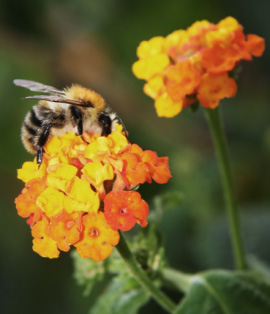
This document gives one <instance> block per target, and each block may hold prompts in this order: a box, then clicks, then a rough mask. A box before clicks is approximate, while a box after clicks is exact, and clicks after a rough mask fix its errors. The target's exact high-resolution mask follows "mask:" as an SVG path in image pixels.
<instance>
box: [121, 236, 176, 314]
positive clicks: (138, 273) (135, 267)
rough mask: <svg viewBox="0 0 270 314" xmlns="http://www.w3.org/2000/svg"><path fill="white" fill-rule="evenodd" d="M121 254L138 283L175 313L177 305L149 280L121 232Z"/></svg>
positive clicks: (165, 307)
mask: <svg viewBox="0 0 270 314" xmlns="http://www.w3.org/2000/svg"><path fill="white" fill-rule="evenodd" d="M116 248H117V250H118V252H119V254H120V255H121V256H122V258H123V260H124V262H125V263H126V265H127V267H128V268H129V270H130V271H131V273H132V275H133V276H134V278H135V279H136V280H138V282H139V283H140V284H141V285H142V286H143V287H144V288H145V289H146V290H147V291H148V292H149V293H150V294H151V296H152V297H153V298H154V299H155V300H156V301H157V302H158V303H159V304H160V305H161V306H162V307H163V308H164V309H165V310H167V311H168V312H169V313H173V311H174V310H175V307H176V305H175V304H174V303H173V301H171V300H170V299H169V298H168V297H167V296H166V295H165V294H164V293H163V292H162V291H161V290H159V289H158V288H157V287H156V286H155V285H154V284H153V282H152V281H151V280H150V279H149V278H148V276H147V275H146V273H145V272H144V271H143V270H142V269H141V267H140V266H139V264H138V263H137V261H136V259H135V257H134V255H133V254H132V253H131V251H130V249H129V247H128V245H127V242H126V240H125V238H124V236H123V234H122V233H121V232H120V240H119V243H118V245H117V246H116Z"/></svg>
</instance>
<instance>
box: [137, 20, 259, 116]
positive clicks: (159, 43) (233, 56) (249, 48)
mask: <svg viewBox="0 0 270 314" xmlns="http://www.w3.org/2000/svg"><path fill="white" fill-rule="evenodd" d="M264 49H265V42H264V39H263V38H261V37H259V36H257V35H253V34H249V35H247V36H245V34H244V33H243V27H242V26H241V25H240V24H239V23H238V22H237V20H236V19H234V18H233V17H227V18H225V19H223V20H221V21H220V22H219V23H218V24H213V23H210V22H208V21H205V20H204V21H200V22H196V23H194V24H193V25H191V26H190V27H189V28H188V29H187V30H177V31H174V32H172V33H171V34H169V35H168V36H167V37H161V36H159V37H154V38H152V39H150V40H149V41H143V42H142V43H141V44H140V45H139V47H138V50H137V55H138V58H139V60H138V61H136V62H135V63H134V64H133V67H132V70H133V73H134V75H135V76H136V77H138V78H139V79H144V80H146V81H147V82H146V84H145V85H144V92H145V93H146V94H147V95H148V96H150V97H151V98H153V99H154V100H155V108H156V111H157V114H158V116H159V117H167V118H169V117H174V116H175V115H177V114H178V113H180V112H181V111H182V109H184V108H186V107H188V106H191V105H192V104H195V103H197V102H198V101H200V102H201V105H202V106H204V107H206V108H212V109H214V108H215V107H217V106H218V105H219V102H220V100H221V99H223V98H224V97H233V96H234V95H235V93H236V90H237V86H236V83H235V82H234V81H233V80H232V79H229V78H228V75H229V72H230V71H232V70H234V69H235V67H236V66H237V65H238V64H239V62H240V61H241V60H251V59H252V56H255V57H260V56H261V55H262V53H263V51H264ZM214 74H216V76H213V75H214ZM215 77H216V78H218V81H217V82H215V80H214V78H215ZM222 82H223V83H224V84H225V85H224V86H220V83H222ZM211 84H212V85H211Z"/></svg>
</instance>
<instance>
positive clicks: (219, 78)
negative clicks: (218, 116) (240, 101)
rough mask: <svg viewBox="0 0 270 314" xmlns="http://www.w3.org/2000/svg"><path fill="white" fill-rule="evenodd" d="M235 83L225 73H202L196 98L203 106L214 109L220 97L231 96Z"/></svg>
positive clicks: (234, 89)
mask: <svg viewBox="0 0 270 314" xmlns="http://www.w3.org/2000/svg"><path fill="white" fill-rule="evenodd" d="M236 90H237V85H236V83H235V81H234V80H233V79H232V78H229V77H228V74H227V73H221V74H208V73H206V74H204V75H203V77H202V79H201V84H200V87H199V89H198V99H199V101H200V103H201V104H202V105H203V106H204V107H205V108H210V109H214V108H216V107H217V106H218V104H219V101H220V99H223V98H224V97H233V96H234V95H235V93H236Z"/></svg>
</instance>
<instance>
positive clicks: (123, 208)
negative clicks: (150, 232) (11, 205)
mask: <svg viewBox="0 0 270 314" xmlns="http://www.w3.org/2000/svg"><path fill="white" fill-rule="evenodd" d="M170 177H171V174H170V171H169V167H168V158H167V157H158V156H157V154H156V153H155V152H153V151H149V150H146V151H143V150H142V149H141V148H140V147H139V146H138V145H136V144H130V143H129V142H128V140H127V138H126V137H125V136H124V135H123V134H122V127H121V126H119V127H118V129H117V130H116V131H115V132H113V133H112V134H110V135H109V136H107V137H104V136H98V135H96V134H91V135H90V134H84V136H83V139H82V138H81V137H80V136H76V135H75V134H74V133H67V134H64V135H62V136H61V137H52V138H51V139H50V140H49V141H48V142H47V144H46V146H45V153H44V156H43V161H42V164H41V166H40V167H38V165H37V164H36V160H34V161H33V162H25V163H24V164H23V166H22V168H21V169H19V170H18V178H19V179H21V180H22V181H23V182H25V187H24V189H23V190H22V193H21V194H20V195H19V196H18V197H17V198H16V200H15V203H16V207H17V210H18V214H19V215H20V216H21V217H24V218H28V220H27V223H28V224H29V225H30V226H31V228H32V236H33V238H34V239H33V250H34V251H35V252H37V253H38V254H40V255H41V256H43V257H49V258H55V257H58V256H59V253H60V251H59V250H61V251H65V252H67V251H69V250H70V247H71V245H73V246H74V247H76V249H77V251H78V253H79V255H80V256H82V257H90V258H91V259H93V260H95V261H101V260H103V259H105V258H106V257H108V256H109V255H110V253H111V251H112V248H113V246H115V245H117V243H118V241H119V232H118V230H122V231H127V230H130V229H131V228H133V227H134V225H135V224H136V223H138V224H139V225H141V226H142V227H145V226H146V225H147V220H146V219H147V216H148V212H149V208H148V204H147V203H146V202H145V201H144V200H143V199H142V198H141V196H140V194H139V193H138V192H137V191H134V190H133V189H134V188H135V187H136V186H137V185H139V184H142V183H144V182H148V183H151V182H152V179H153V180H154V181H156V182H157V183H166V182H167V181H168V180H169V178H170Z"/></svg>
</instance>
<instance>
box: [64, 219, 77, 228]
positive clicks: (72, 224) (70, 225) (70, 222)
mask: <svg viewBox="0 0 270 314" xmlns="http://www.w3.org/2000/svg"><path fill="white" fill-rule="evenodd" d="M74 224H75V222H74V221H73V220H71V221H67V222H66V228H67V229H70V228H71V227H72V226H74Z"/></svg>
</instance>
